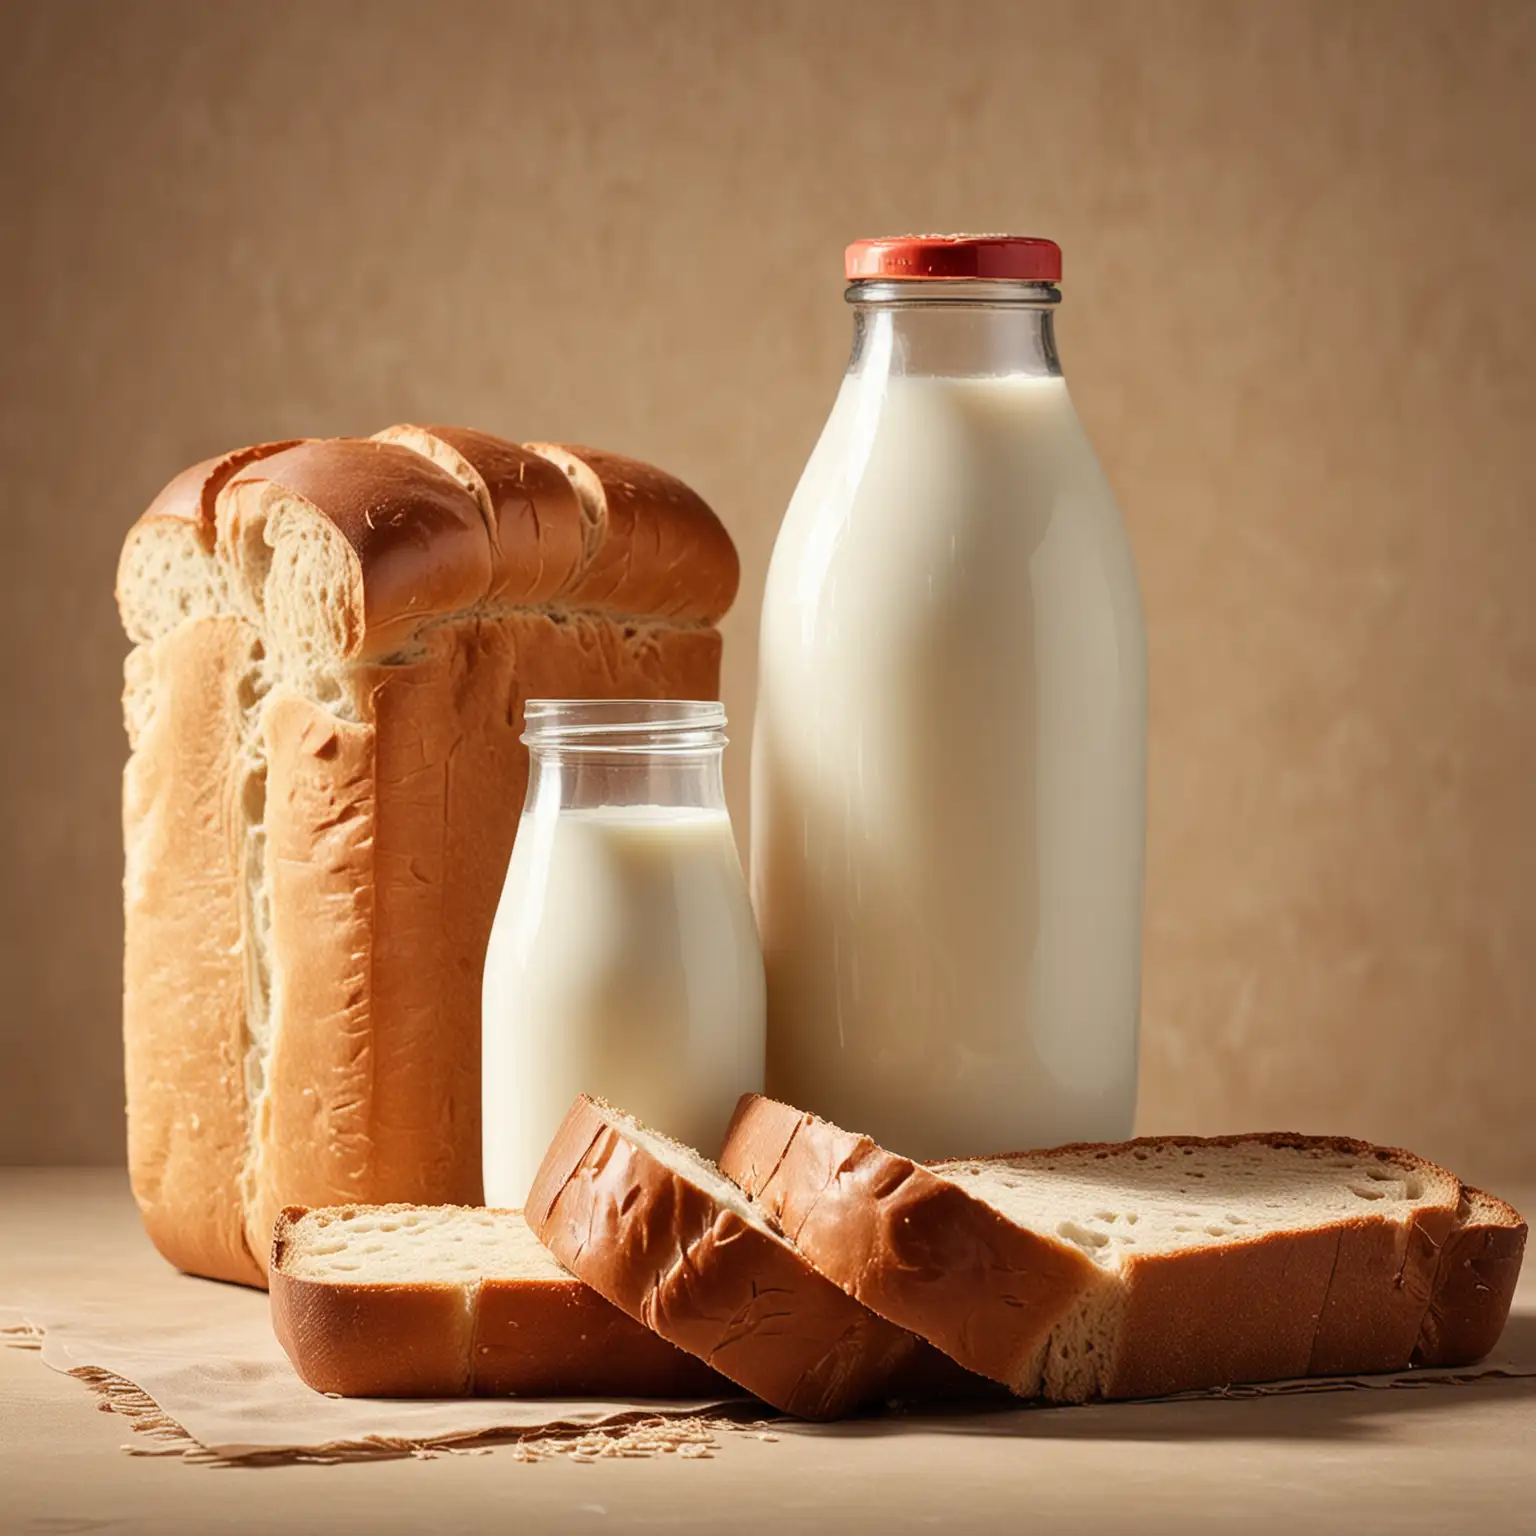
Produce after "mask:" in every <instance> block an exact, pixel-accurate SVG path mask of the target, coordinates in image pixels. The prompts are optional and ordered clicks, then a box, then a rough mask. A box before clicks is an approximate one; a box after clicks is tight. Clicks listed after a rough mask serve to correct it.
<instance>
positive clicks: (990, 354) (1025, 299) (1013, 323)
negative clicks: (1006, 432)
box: [846, 281, 1061, 378]
mask: <svg viewBox="0 0 1536 1536" xmlns="http://www.w3.org/2000/svg"><path fill="white" fill-rule="evenodd" d="M846 298H847V300H848V302H849V304H851V305H852V306H853V352H852V354H851V356H850V357H849V360H848V372H849V374H850V375H852V376H855V377H866V376H877V377H878V376H891V375H897V374H917V375H924V376H929V377H936V378H999V377H1010V376H1014V375H1019V374H1026V375H1032V376H1034V377H1040V378H1047V377H1059V376H1060V374H1061V361H1060V359H1059V358H1058V357H1057V354H1056V336H1055V329H1054V326H1053V323H1052V322H1053V319H1054V315H1055V307H1056V305H1057V303H1059V302H1060V299H1061V293H1060V290H1059V289H1057V288H1056V287H1055V286H1053V285H1052V284H1050V283H1026V282H969V281H965V282H956V281H929V282H921V281H917V282H912V281H905V282H873V281H871V282H858V283H853V284H851V285H850V286H849V288H848V291H847V294H846Z"/></svg>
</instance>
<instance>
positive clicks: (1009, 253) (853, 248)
mask: <svg viewBox="0 0 1536 1536" xmlns="http://www.w3.org/2000/svg"><path fill="white" fill-rule="evenodd" d="M843 271H844V272H845V273H846V274H847V277H848V280H849V282H855V281H859V280H862V279H866V278H882V277H883V278H922V277H948V278H967V277H969V278H984V279H985V278H1010V277H1011V278H1016V279H1021V280H1023V281H1025V282H1033V283H1055V282H1060V280H1061V247H1060V246H1059V245H1057V244H1056V242H1055V241H1054V240H1036V239H1033V238H1031V237H1030V236H1029V235H888V236H885V237H884V238H882V239H879V240H855V241H854V243H853V244H852V245H850V246H849V247H848V249H847V251H846V252H844V254H843Z"/></svg>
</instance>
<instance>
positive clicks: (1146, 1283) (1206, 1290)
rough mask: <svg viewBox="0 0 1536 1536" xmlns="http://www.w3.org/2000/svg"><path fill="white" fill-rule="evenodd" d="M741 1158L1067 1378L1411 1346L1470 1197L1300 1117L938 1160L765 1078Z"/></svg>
mask: <svg viewBox="0 0 1536 1536" xmlns="http://www.w3.org/2000/svg"><path fill="white" fill-rule="evenodd" d="M721 1167H722V1168H723V1169H724V1170H725V1172H726V1173H728V1174H729V1175H730V1176H731V1177H732V1178H733V1179H735V1180H736V1182H737V1183H738V1184H740V1185H741V1187H742V1188H743V1189H744V1190H746V1191H747V1192H748V1193H749V1194H751V1195H752V1196H753V1197H754V1198H756V1199H757V1200H758V1201H759V1202H760V1203H761V1204H762V1206H763V1207H764V1208H765V1209H766V1210H767V1211H768V1212H769V1214H770V1215H771V1216H772V1217H773V1218H774V1220H775V1221H776V1222H778V1223H779V1225H780V1226H781V1227H782V1229H783V1230H784V1232H785V1233H786V1235H788V1236H789V1237H790V1238H791V1239H792V1240H793V1241H794V1242H795V1243H796V1244H797V1246H799V1247H800V1248H801V1250H802V1251H803V1252H804V1253H805V1254H806V1256H807V1257H808V1258H810V1259H811V1261H812V1262H813V1263H814V1264H816V1265H817V1267H818V1268H820V1269H821V1270H822V1271H823V1272H824V1273H825V1274H827V1275H828V1276H830V1277H831V1278H833V1279H835V1280H837V1281H838V1283H839V1284H840V1285H842V1286H843V1287H844V1288H845V1289H847V1290H848V1291H849V1292H850V1294H853V1295H855V1296H857V1297H859V1298H860V1299H861V1300H863V1301H864V1302H865V1303H866V1304H867V1305H869V1306H871V1307H873V1308H874V1309H875V1310H877V1311H879V1312H880V1313H881V1314H882V1315H883V1316H885V1317H888V1318H890V1319H891V1320H892V1321H894V1322H898V1323H900V1324H901V1325H902V1326H904V1327H907V1328H910V1329H912V1330H913V1331H914V1332H917V1333H920V1334H922V1335H923V1336H924V1337H925V1338H927V1339H929V1340H931V1341H932V1342H933V1343H935V1344H937V1345H938V1346H939V1347H940V1348H941V1349H944V1350H945V1351H946V1352H947V1353H949V1354H951V1355H952V1356H954V1358H956V1359H957V1360H959V1361H960V1362H961V1363H962V1364H963V1365H966V1366H967V1367H969V1368H970V1369H971V1370H974V1371H978V1372H980V1373H981V1374H983V1375H987V1376H991V1377H992V1378H993V1379H995V1380H998V1381H1002V1382H1004V1383H1006V1384H1007V1385H1008V1386H1009V1387H1011V1388H1012V1389H1013V1390H1014V1391H1016V1392H1018V1393H1020V1394H1022V1395H1025V1396H1044V1397H1047V1398H1051V1399H1055V1400H1058V1401H1082V1400H1084V1399H1086V1398H1090V1397H1148V1396H1157V1395H1160V1394H1163V1393H1167V1392H1177V1391H1183V1390H1188V1389H1191V1388H1202V1387H1212V1386H1218V1385H1222V1384H1224V1383H1227V1382H1234V1381H1263V1380H1272V1379H1277V1378H1283V1377H1292V1376H1304V1375H1319V1374H1338V1373H1355V1372H1367V1371H1384V1370H1398V1369H1402V1368H1403V1367H1405V1366H1407V1365H1408V1364H1409V1361H1410V1359H1411V1357H1412V1355H1413V1352H1414V1348H1415V1344H1416V1342H1417V1340H1418V1338H1419V1333H1420V1329H1421V1326H1422V1324H1423V1322H1424V1318H1425V1314H1426V1311H1427V1309H1428V1307H1429V1305H1430V1300H1431V1293H1432V1291H1433V1288H1434V1285H1435V1280H1436V1274H1437V1269H1438V1265H1439V1255H1440V1251H1441V1248H1442V1245H1443V1244H1444V1243H1445V1241H1446V1239H1447V1237H1448V1236H1449V1235H1450V1234H1451V1233H1452V1232H1453V1231H1454V1230H1455V1229H1456V1227H1457V1223H1458V1220H1459V1217H1458V1208H1459V1204H1460V1199H1461V1186H1460V1184H1459V1182H1458V1181H1457V1180H1456V1178H1455V1177H1454V1176H1453V1175H1452V1174H1449V1173H1447V1172H1446V1171H1445V1170H1444V1169H1442V1168H1438V1167H1436V1166H1435V1165H1434V1164H1433V1163H1429V1162H1426V1161H1425V1160H1424V1159H1422V1158H1418V1157H1415V1156H1413V1155H1412V1154H1411V1153H1407V1152H1400V1151H1396V1150H1391V1149H1386V1148H1379V1147H1373V1146H1370V1145H1368V1144H1367V1143H1364V1142H1358V1141H1349V1140H1344V1139H1334V1138H1318V1137H1303V1136H1292V1135H1268V1136H1247V1137H1223V1138H1214V1139H1202V1138H1150V1139H1144V1140H1140V1141H1131V1142H1123V1143H1118V1144H1115V1145H1112V1146H1099V1145H1081V1146H1069V1147H1061V1148H1056V1149H1053V1150H1050V1151H1045V1152H1033V1153H1023V1154H1019V1155H1016V1156H1006V1157H994V1158H978V1159H975V1160H971V1161H954V1162H946V1163H939V1164H934V1165H932V1166H931V1167H922V1166H920V1165H918V1164H915V1163H913V1162H911V1161H910V1160H909V1159H907V1158H903V1157H900V1156H898V1155H896V1154H893V1153H890V1152H887V1151H885V1150H884V1149H883V1148H880V1147H878V1146H876V1145H875V1144H874V1143H873V1142H871V1141H870V1140H869V1139H868V1138H867V1137H863V1136H858V1135H855V1134H853V1133H851V1132H847V1131H842V1130H840V1129H838V1128H837V1127H836V1126H833V1125H830V1124H828V1123H827V1122H826V1121H823V1120H819V1119H817V1118H816V1117H815V1116H812V1115H806V1114H803V1113H801V1112H800V1111H798V1110H795V1109H792V1108H791V1107H790V1106H788V1105H785V1104H779V1103H776V1102H775V1101H773V1100H771V1099H765V1098H761V1097H758V1096H748V1097H747V1098H746V1099H744V1100H743V1101H742V1104H741V1106H740V1107H739V1108H738V1111H737V1115H736V1118H735V1120H734V1121H733V1123H732V1126H731V1129H730V1131H729V1132H728V1133H727V1137H726V1144H725V1148H724V1151H723V1152H722V1154H721ZM1505 1306H1506V1308H1507V1301H1506V1302H1505ZM1501 1321H1502V1319H1501Z"/></svg>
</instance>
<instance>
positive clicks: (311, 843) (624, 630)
mask: <svg viewBox="0 0 1536 1536" xmlns="http://www.w3.org/2000/svg"><path fill="white" fill-rule="evenodd" d="M382 439H383V440H379V441H374V440H357V439H351V440H349V439H335V440H329V441H313V442H307V443H301V444H292V443H273V444H266V445H263V446H260V447H257V448H251V449H242V450H240V451H238V452H236V453H233V454H228V455H225V456H224V457H223V458H220V459H211V460H208V461H206V462H204V463H203V464H200V465H197V466H195V467H194V468H193V469H191V470H188V471H185V472H184V473H183V474H181V475H178V476H177V477H176V478H175V480H173V481H172V482H171V484H170V485H169V486H167V488H166V489H165V491H164V492H162V493H161V495H160V496H159V497H157V498H156V499H155V501H154V503H153V504H152V505H151V507H150V508H149V510H148V511H147V512H146V513H145V514H144V516H143V517H142V518H140V520H139V522H138V523H137V524H136V525H135V526H134V528H133V529H132V531H131V532H130V533H129V535H128V537H127V540H126V542H125V544H124V547H123V553H122V559H121V563H120V566H119V572H118V600H119V604H120V607H121V611H122V615H123V621H124V624H125V626H126V628H127V630H128V632H129V635H130V636H131V638H132V639H133V640H134V642H135V649H134V650H133V652H132V654H131V655H130V656H129V658H128V663H127V668H126V673H127V676H126V688H125V693H124V715H125V720H126V724H127V727H128V734H129V743H130V746H131V749H132V755H131V757H130V760H129V763H128V765H127V768H126V770H125V779H124V804H123V810H124V847H125V855H126V860H125V862H126V868H125V878H124V896H125V907H126V914H125V926H126V944H125V955H124V1000H123V1007H124V1021H123V1025H124V1037H125V1056H126V1068H127V1099H128V1142H129V1168H130V1173H131V1176H132V1181H133V1191H134V1195H135V1198H136V1199H137V1201H138V1204H139V1208H140V1211H141V1213H142V1215H143V1220H144V1224H145V1227H146V1229H147V1230H148V1232H149V1234H150V1236H151V1238H152V1239H153V1241H154V1243H155V1245H156V1247H157V1248H159V1250H160V1251H161V1253H163V1254H164V1255H165V1256H166V1257H167V1258H168V1259H169V1260H170V1261H171V1262H172V1263H174V1264H176V1265H178V1266H180V1267H181V1268H183V1269H187V1270H190V1271H192V1272H193V1273H196V1274H203V1275H211V1276H214V1277H216V1278H219V1279H225V1280H238V1281H242V1282H245V1283H249V1284H255V1285H261V1284H264V1283H265V1270H266V1265H267V1260H268V1255H269V1253H270V1251H271V1238H272V1230H273V1222H274V1220H275V1219H276V1216H277V1213H278V1211H279V1210H281V1209H282V1208H283V1207H284V1206H285V1205H295V1204H297V1205H306V1206H329V1205H336V1204H345V1203H348V1202H372V1203H376V1202H381V1201H411V1202H420V1203H438V1202H458V1203H473V1202H474V1201H477V1200H478V1199H479V1198H480V1195H481V1182H480V1131H479V1118H480V1084H479V1059H480V977H481V966H482V963H483V959H484V955H485V949H486V944H487V941H488V939H489V936H490V930H491V923H492V919H493V917H494V915H495V911H496V904H497V901H498V898H499V896H500V893H501V885H502V881H503V878H504V876H505V874H506V867H507V859H508V856H509V854H510V851H511V847H512V842H513V837H514V834H515V830H516V827H517V821H518V815H519V812H520V810H521V807H522V800H523V792H524V788H525V786H526V783H527V774H528V755H527V750H526V749H525V748H524V747H523V746H522V744H521V742H520V739H519V738H520V735H521V731H522V715H523V705H524V702H525V701H526V700H527V699H529V698H615V697H616V698H683V699H707V698H712V697H715V696H716V694H717V693H718V691H719V667H720V644H721V642H720V633H719V630H718V629H717V628H716V627H715V626H716V621H717V620H718V619H719V618H720V616H721V615H722V614H723V613H724V611H725V609H726V608H727V607H728V606H729V603H730V600H731V597H732V595H733V594H734V591H735V584H736V580H737V574H738V565H737V560H736V554H735V550H734V548H733V547H732V545H731V541H730V538H729V537H728V535H727V534H726V531H725V529H724V528H723V527H722V526H721V524H720V523H719V521H718V519H716V518H715V517H714V515H713V513H711V512H710V511H709V509H708V508H707V507H706V506H705V505H704V503H703V502H702V501H701V500H700V499H699V498H698V497H697V496H696V495H694V493H693V492H692V491H690V490H688V488H687V487H685V486H683V485H681V484H680V482H678V481H676V480H674V479H672V478H671V477H670V476H668V475H665V474H663V473H662V472H661V471H659V470H654V469H651V468H649V467H648V466H645V465H639V464H636V463H634V462H633V461H631V460H627V459H622V458H619V457H617V456H615V455H610V454H595V453H589V452H588V451H587V450H578V449H556V448H554V447H552V446H551V447H550V448H549V450H548V454H545V453H538V452H535V451H534V450H533V449H531V448H527V447H523V446H520V445H518V444H514V443H509V442H504V441H502V440H501V439H500V438H495V437H492V436H490V435H489V434H486V433H480V432H473V431H469V430H467V429H463V428H455V427H446V426H426V427H416V426H401V427H397V428H391V429H388V430H387V431H386V432H385V433H384V434H382ZM549 454H553V455H555V456H556V457H558V459H559V462H558V463H557V462H555V459H554V458H551V457H549V456H548V455H549ZM578 475H580V476H581V477H582V486H581V488H580V490H578V487H577V485H576V483H575V479H576V477H577V476H578ZM583 498H585V499H583ZM588 503H590V509H589V506H588Z"/></svg>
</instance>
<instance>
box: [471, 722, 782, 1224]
mask: <svg viewBox="0 0 1536 1536" xmlns="http://www.w3.org/2000/svg"><path fill="white" fill-rule="evenodd" d="M526 718H527V722H528V732H527V735H526V736H525V738H524V739H525V740H526V741H527V742H528V743H529V748H530V754H531V758H532V776H531V778H530V782H529V789H528V803H527V809H526V810H525V811H524V814H523V817H522V821H521V824H520V826H519V829H518V834H517V841H516V844H515V846H514V848H513V852H512V860H511V863H510V865H509V867H508V870H507V879H506V885H505V887H504V889H503V893H502V898H501V902H500V905H499V907H498V909H497V913H496V920H495V924H494V926H493V929H492V933H491V940H490V946H489V949H488V952H487V955H486V966H485V981H484V987H483V1007H482V1020H483V1022H482V1062H481V1083H482V1151H483V1171H484V1177H485V1198H486V1203H487V1204H489V1205H502V1206H519V1205H521V1204H522V1202H523V1200H524V1198H525V1196H526V1195H527V1192H528V1187H529V1185H530V1184H531V1182H532V1180H533V1175H534V1173H535V1172H536V1171H537V1169H538V1166H539V1163H540V1161H541V1160H542V1158H543V1156H544V1153H545V1150H546V1148H547V1147H548V1145H549V1142H550V1138H551V1137H552V1136H553V1135H554V1133H555V1130H556V1129H557V1127H558V1126H559V1124H560V1122H561V1120H562V1119H563V1118H564V1116H565V1113H566V1111H567V1110H568V1109H569V1108H570V1106H571V1103H572V1101H573V1100H574V1099H575V1098H576V1096H577V1095H578V1094H580V1093H588V1094H593V1095H595V1096H598V1097H601V1098H606V1099H608V1100H610V1101H611V1102H613V1103H614V1104H616V1105H617V1106H619V1107H620V1108H622V1109H625V1110H627V1111H629V1112H630V1113H632V1114H634V1115H637V1116H638V1117H639V1118H640V1119H642V1120H644V1121H645V1122H646V1123H648V1124H650V1125H652V1126H654V1127H655V1128H656V1129H658V1130H660V1131H662V1132H664V1133H665V1134H667V1135H670V1136H672V1137H673V1138H675V1139H676V1140H679V1141H683V1142H686V1143H688V1144H690V1145H692V1146H696V1147H699V1148H702V1149H703V1150H704V1151H705V1152H706V1153H707V1154H711V1155H712V1154H713V1153H714V1152H716V1151H718V1149H719V1146H720V1143H721V1140H722V1138H723V1137H724V1134H725V1128H726V1125H727V1124H728V1122H729V1120H730V1117H731V1113H732V1111H733V1110H734V1108H735V1106H736V1101H737V1099H738V1097H739V1096H740V1095H741V1094H743V1093H745V1092H748V1091H755V1090H757V1089H760V1088H761V1087H762V1084H763V1019H764V996H763V965H762V955H761V951H760V949H759V947H758V941H757V931H756V928H755V926H754V923H753V918H752V910H751V905H750V902H749V899H748V895H747V886H746V880H745V877H744V876H743V873H742V869H741V863H740V860H739V859H738V857H737V853H736V843H735V839H734V837H733V836H732V832H731V822H730V817H729V815H728V814H727V812H726V808H725V801H724V795H723V791H722V787H721V783H720V752H721V748H722V747H723V746H724V740H725V738H724V734H723V727H724V723H725V716H724V712H723V710H722V709H721V706H720V705H719V704H694V703H675V702H670V701H653V702H648V701H622V700H602V701H595V702H594V701H566V702H561V701H547V700H535V701H532V702H530V703H529V704H528V705H527V708H526Z"/></svg>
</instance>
